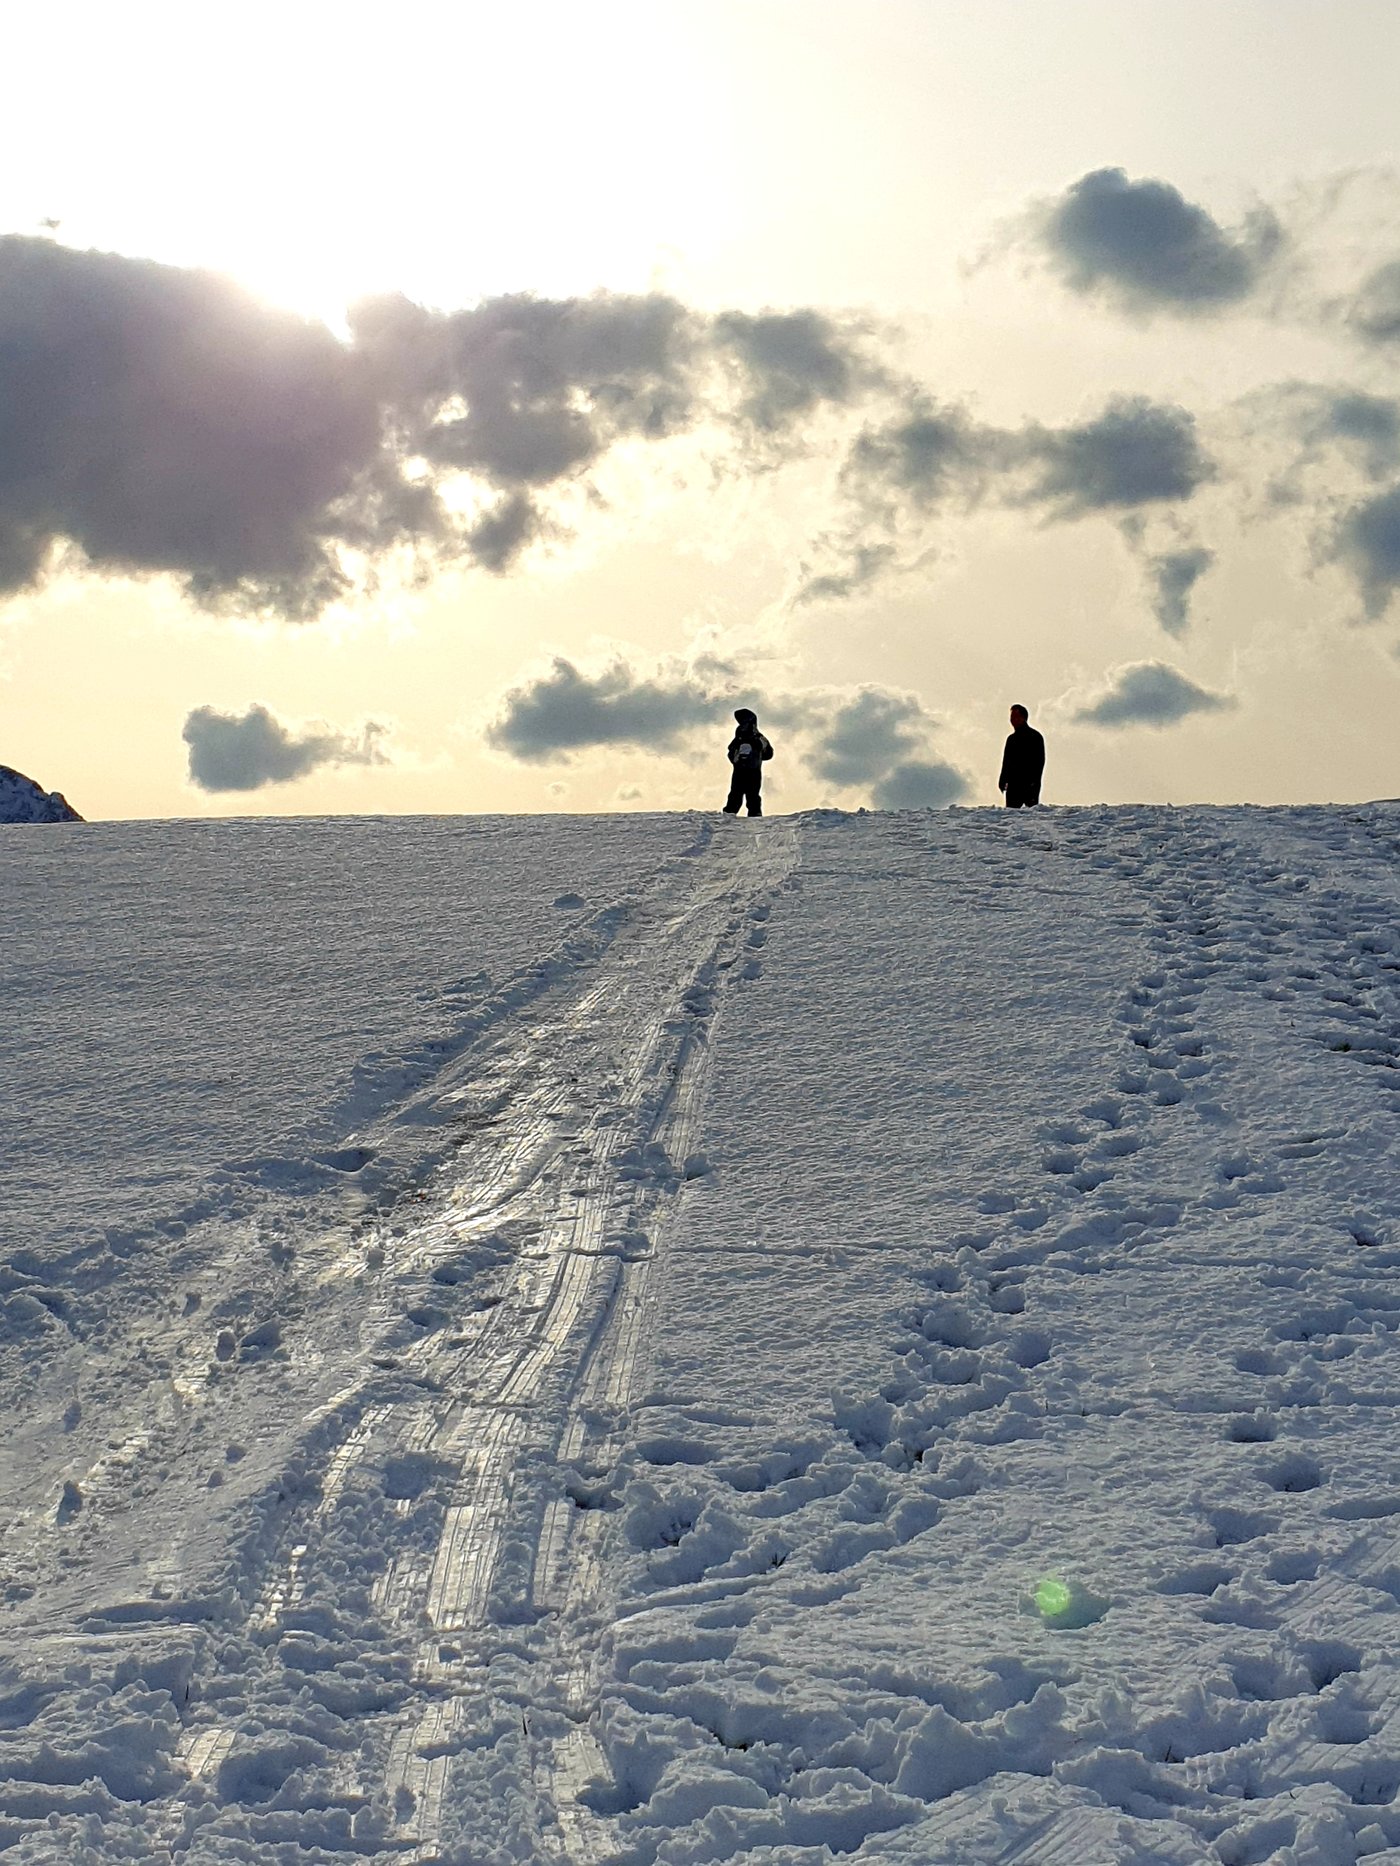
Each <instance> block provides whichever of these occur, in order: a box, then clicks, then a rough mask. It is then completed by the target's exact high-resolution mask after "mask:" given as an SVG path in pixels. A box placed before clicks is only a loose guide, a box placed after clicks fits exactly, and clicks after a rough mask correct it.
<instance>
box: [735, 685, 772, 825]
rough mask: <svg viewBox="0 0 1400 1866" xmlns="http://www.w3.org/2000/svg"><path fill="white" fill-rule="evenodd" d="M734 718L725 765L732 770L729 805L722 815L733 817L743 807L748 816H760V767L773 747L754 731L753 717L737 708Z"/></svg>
mask: <svg viewBox="0 0 1400 1866" xmlns="http://www.w3.org/2000/svg"><path fill="white" fill-rule="evenodd" d="M734 718H735V720H736V721H737V727H736V730H735V733H734V737H733V738H732V739H731V740H730V741H729V762H730V764H732V765H733V767H734V777H733V780H732V781H731V783H730V786H729V801H728V802H727V803H726V804H725V806H724V810H725V814H726V816H737V815H738V814H739V805H740V804H741V803H746V804H747V805H748V806H749V815H750V816H762V815H763V798H762V796H761V795H760V793H761V791H762V789H763V766H764V761H765V760H766V759H769V758H771V757H772V756H773V747H772V746H771V745H770V744H769V743H768V741H767V739H765V738H764V736H763V734H762V733H761V732H760V731H759V729H758V714H757V713H751V712H750V711H749V709H748V707H747V706H741V707H739V709H738V710H737V711H736V713H735V714H734Z"/></svg>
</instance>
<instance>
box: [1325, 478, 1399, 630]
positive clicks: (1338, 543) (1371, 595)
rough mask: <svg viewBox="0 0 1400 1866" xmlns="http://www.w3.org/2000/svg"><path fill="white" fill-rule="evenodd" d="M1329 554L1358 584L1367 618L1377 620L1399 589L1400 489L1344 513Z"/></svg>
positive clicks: (1391, 489) (1380, 494)
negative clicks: (1348, 571) (1349, 572)
mask: <svg viewBox="0 0 1400 1866" xmlns="http://www.w3.org/2000/svg"><path fill="white" fill-rule="evenodd" d="M1332 555H1333V556H1334V557H1335V559H1336V560H1337V561H1338V562H1340V563H1342V564H1343V565H1345V567H1346V568H1347V569H1349V570H1350V571H1351V573H1352V575H1353V576H1354V577H1355V578H1356V580H1357V582H1358V583H1359V584H1360V586H1361V593H1362V596H1363V598H1364V600H1365V604H1366V614H1367V616H1368V617H1369V618H1370V619H1371V620H1372V621H1377V620H1379V619H1380V617H1381V616H1383V615H1384V614H1385V613H1386V611H1387V610H1388V609H1389V607H1390V605H1391V602H1392V600H1393V599H1394V596H1395V593H1396V591H1397V590H1398V589H1400V486H1392V487H1390V488H1389V489H1388V490H1387V491H1386V492H1382V493H1378V494H1377V495H1376V497H1375V498H1374V499H1368V500H1367V501H1366V502H1365V504H1363V505H1359V506H1357V507H1356V508H1355V510H1353V511H1351V512H1349V513H1348V514H1347V516H1346V517H1345V518H1344V519H1343V520H1342V522H1341V525H1340V527H1339V529H1338V532H1337V536H1336V540H1335V544H1334V548H1333V552H1332Z"/></svg>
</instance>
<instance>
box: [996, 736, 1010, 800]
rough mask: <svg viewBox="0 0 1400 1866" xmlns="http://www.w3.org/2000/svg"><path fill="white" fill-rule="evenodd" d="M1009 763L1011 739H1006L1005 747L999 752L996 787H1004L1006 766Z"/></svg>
mask: <svg viewBox="0 0 1400 1866" xmlns="http://www.w3.org/2000/svg"><path fill="white" fill-rule="evenodd" d="M1010 763H1011V740H1010V739H1008V740H1007V741H1006V749H1005V750H1004V751H1003V752H1002V754H1001V773H1000V775H999V777H998V778H997V789H998V790H1005V789H1006V767H1007V766H1008V765H1009V764H1010Z"/></svg>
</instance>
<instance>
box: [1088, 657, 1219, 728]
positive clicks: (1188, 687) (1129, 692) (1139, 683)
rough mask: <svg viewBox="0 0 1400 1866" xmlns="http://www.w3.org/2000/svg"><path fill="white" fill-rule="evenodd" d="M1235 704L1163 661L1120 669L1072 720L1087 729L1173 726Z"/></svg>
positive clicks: (1143, 662) (1138, 663)
mask: <svg viewBox="0 0 1400 1866" xmlns="http://www.w3.org/2000/svg"><path fill="white" fill-rule="evenodd" d="M1236 704H1237V701H1236V700H1234V699H1233V698H1232V697H1231V696H1230V695H1228V694H1221V693H1211V692H1210V691H1208V689H1206V688H1205V687H1198V686H1197V685H1196V683H1195V681H1193V680H1188V679H1187V677H1186V676H1185V674H1182V673H1180V672H1178V670H1177V669H1176V668H1174V667H1168V666H1167V664H1166V663H1165V662H1164V661H1138V662H1135V663H1133V664H1132V665H1130V666H1127V667H1120V668H1118V669H1117V670H1116V672H1115V673H1114V675H1113V677H1112V679H1111V682H1110V684H1109V686H1108V688H1107V689H1106V691H1105V692H1104V693H1103V694H1101V695H1100V697H1099V698H1098V699H1097V700H1095V701H1094V702H1093V703H1092V704H1091V705H1088V706H1083V707H1080V709H1079V710H1078V711H1077V712H1076V713H1075V714H1074V715H1073V717H1074V718H1075V719H1076V720H1077V721H1079V722H1080V723H1081V724H1084V725H1090V726H1102V727H1116V726H1174V725H1175V724H1176V723H1177V721H1178V720H1181V719H1186V718H1188V717H1189V716H1190V715H1191V714H1192V713H1216V712H1221V711H1224V710H1225V709H1227V708H1229V707H1233V706H1235V705H1236Z"/></svg>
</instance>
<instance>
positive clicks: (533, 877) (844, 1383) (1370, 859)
mask: <svg viewBox="0 0 1400 1866" xmlns="http://www.w3.org/2000/svg"><path fill="white" fill-rule="evenodd" d="M207 838H213V840H212V841H209V840H206V839H207ZM95 839H96V840H95ZM24 844H25V846H24V847H22V848H20V847H15V848H11V847H7V848H6V849H5V850H4V851H3V852H0V859H3V860H4V861H5V863H6V871H7V872H6V876H5V881H6V891H7V899H8V900H11V901H14V902H15V903H16V907H15V912H16V914H18V915H19V916H20V917H21V923H22V924H23V925H25V926H26V931H27V934H28V937H27V938H26V939H24V940H21V941H19V942H14V941H12V942H9V944H10V948H11V950H10V953H9V955H8V956H7V968H8V975H7V978H6V1003H7V1006H8V1007H10V1008H11V1015H10V1018H9V1020H7V1027H6V1039H5V1041H6V1065H5V1080H6V1084H7V1087H8V1088H9V1089H10V1091H11V1095H12V1096H14V1097H15V1099H13V1100H12V1101H11V1104H10V1106H9V1108H7V1110H6V1114H5V1128H4V1131H5V1133H6V1136H7V1149H6V1156H5V1167H4V1175H3V1182H0V1191H3V1193H4V1201H3V1203H4V1207H5V1209H6V1212H7V1220H6V1222H7V1224H8V1225H9V1226H10V1227H11V1231H10V1232H9V1233H7V1236H6V1242H5V1263H6V1264H7V1266H8V1267H7V1268H6V1269H5V1270H4V1271H3V1272H0V1275H3V1279H4V1294H5V1299H6V1305H5V1312H4V1318H5V1319H4V1327H5V1332H4V1335H3V1337H2V1338H0V1378H3V1381H4V1387H3V1392H4V1396H5V1399H6V1402H7V1406H8V1409H9V1417H10V1420H11V1429H10V1431H9V1433H8V1435H7V1438H6V1441H5V1447H4V1450H3V1453H0V1474H2V1475H3V1496H4V1500H5V1508H4V1513H3V1516H2V1517H0V1534H3V1550H4V1569H3V1572H4V1577H5V1579H4V1583H3V1590H4V1598H3V1604H2V1605H0V1611H2V1612H3V1630H4V1645H3V1650H4V1651H5V1652H6V1653H7V1654H8V1655H10V1657H9V1660H8V1662H7V1665H6V1668H5V1674H4V1677H3V1679H0V1850H5V1851H6V1852H7V1855H8V1856H9V1857H13V1858H15V1859H16V1860H58V1859H63V1860H70V1859H71V1860H84V1859H91V1860H97V1861H106V1860H116V1859H140V1860H145V1859H178V1860H189V1861H198V1862H214V1861H218V1862H225V1861H235V1860H257V1861H269V1862H271V1861H279V1862H280V1861H282V1860H284V1859H285V1860H295V1861H298V1862H303V1861H305V1862H310V1861H331V1860H335V1861H343V1860H345V1859H348V1858H350V1857H357V1858H369V1859H372V1860H373V1859H378V1860H384V1861H387V1860H391V1859H392V1860H417V1861H423V1862H429V1861H463V1862H465V1861H472V1862H477V1861H488V1860H542V1861H543V1860H570V1861H599V1862H603V1861H618V1862H623V1861H626V1862H634V1863H636V1866H650V1863H651V1862H674V1863H679V1862H701V1861H706V1862H721V1861H735V1862H738V1861H744V1862H749V1863H750V1866H758V1862H760V1861H762V1862H764V1863H765V1866H815V1863H816V1862H818V1861H827V1860H830V1859H833V1858H842V1859H851V1860H855V1861H857V1862H860V1861H869V1862H875V1861H896V1860H904V1861H918V1862H947V1863H948V1866H962V1863H963V1862H972V1861H987V1862H994V1861H997V1862H999V1861H1016V1862H1025V1863H1028V1866H1087V1863H1090V1862H1116V1861H1123V1862H1136V1861H1148V1860H1154V1861H1157V1860H1160V1861H1164V1862H1166V1861H1173V1862H1175V1861H1183V1862H1185V1861H1213V1862H1220V1863H1221V1866H1244V1863H1245V1862H1269V1861H1271V1862H1275V1866H1301V1863H1302V1862H1315V1863H1318V1866H1332V1863H1333V1862H1339V1863H1340V1862H1351V1861H1354V1860H1356V1859H1359V1858H1363V1857H1366V1858H1375V1859H1381V1860H1384V1859H1387V1858H1388V1859H1393V1860H1400V1800H1397V1790H1400V1654H1397V1651H1396V1641H1395V1636H1394V1632H1395V1627H1396V1626H1397V1624H1400V1621H1397V1618H1396V1614H1397V1602H1400V1526H1397V1524H1398V1523H1400V1449H1397V1442H1396V1433H1395V1409H1396V1406H1397V1404H1400V1361H1397V1355H1396V1347H1395V1329H1396V1325H1397V1320H1400V1285H1397V1283H1396V1281H1395V1278H1396V1272H1397V1268H1400V1196H1398V1189H1400V1174H1397V1167H1396V1158H1397V1156H1396V1132H1397V1127H1396V1122H1397V1114H1400V912H1397V905H1398V900H1397V897H1400V880H1397V865H1396V856H1397V853H1400V811H1397V810H1396V809H1395V808H1394V807H1391V806H1372V807H1368V808H1363V809H1316V810H1289V811H1260V810H1243V809H1241V810H1213V811H1212V810H1192V811H1170V810H1149V809H1120V810H1095V811H1054V812H1052V811H1044V812H1041V813H1038V814H1036V815H1034V816H1031V815H1027V816H1024V817H1018V816H1015V815H1007V814H1000V813H994V812H981V811H973V812H956V811H955V812H949V813H945V814H921V813H920V814H907V815H885V816H870V817H867V816H860V817H847V816H842V815H839V814H836V813H817V814H814V815H810V816H807V817H804V818H796V819H787V820H783V819H776V820H769V821H765V822H763V823H754V824H750V823H748V822H729V821H724V822H719V823H716V822H714V821H713V820H712V819H703V818H650V819H616V818H614V819H597V820H588V819H575V820H567V819H548V820H543V819H541V820H536V821H531V820H529V819H511V820H508V821H507V820H504V819H501V820H497V821H496V822H494V823H491V822H480V823H472V822H470V821H467V822H449V821H446V820H444V821H443V822H440V823H420V824H396V825H393V826H388V825H381V824H353V823H341V824H335V825H330V824H240V825H231V824H230V825H170V826H161V827H156V826H146V827H144V828H142V829H139V830H138V829H124V830H115V829H112V830H109V831H102V830H96V831H92V832H88V834H87V836H86V837H85V842H84V854H83V860H84V862H85V863H87V864H88V867H87V870H86V873H85V874H82V875H75V874H74V872H73V865H72V860H71V857H63V858H60V857H59V856H57V855H56V854H55V853H54V852H53V849H51V848H50V847H49V846H48V844H47V839H46V838H45V837H39V838H36V839H34V840H31V839H29V838H25V839H24ZM55 846H56V845H55ZM576 897H582V898H581V899H579V898H576ZM83 903H85V908H84V906H83ZM25 914H27V915H28V916H29V919H28V922H27V923H25V922H24V921H23V916H24V915H25ZM55 926H63V927H68V928H70V929H72V931H71V933H69V934H67V935H65V937H64V940H63V941H62V942H61V943H60V944H59V945H58V946H57V947H52V946H51V947H50V949H49V952H48V958H47V963H45V962H44V959H43V957H42V952H41V949H40V956H36V953H35V950H34V947H35V942H36V941H39V940H40V939H41V936H42V935H44V930H45V929H48V932H47V935H46V936H47V937H50V938H51V937H52V928H53V927H55ZM16 945H18V947H19V949H20V950H21V951H24V952H25V953H27V954H29V959H28V960H27V961H26V962H24V963H17V962H16V961H15V959H14V949H15V946H16ZM483 973H484V974H485V976H484V977H483V976H481V974H483ZM16 1091H19V1092H18V1094H16ZM104 1201H105V1202H106V1204H107V1206H108V1207H109V1208H110V1211H111V1213H112V1215H113V1217H112V1222H111V1224H110V1225H109V1226H108V1227H106V1228H105V1229H104V1226H103V1223H102V1213H103V1208H104Z"/></svg>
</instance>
